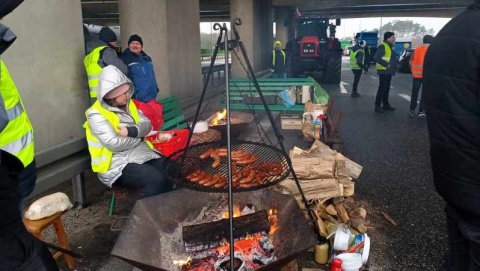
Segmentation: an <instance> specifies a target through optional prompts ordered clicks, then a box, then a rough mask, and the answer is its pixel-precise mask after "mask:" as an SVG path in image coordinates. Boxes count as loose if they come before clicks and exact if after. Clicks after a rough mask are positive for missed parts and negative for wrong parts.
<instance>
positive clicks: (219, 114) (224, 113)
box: [210, 108, 227, 126]
mask: <svg viewBox="0 0 480 271" xmlns="http://www.w3.org/2000/svg"><path fill="white" fill-rule="evenodd" d="M226 116H227V109H226V108H223V109H222V110H220V111H218V112H217V113H215V115H214V116H213V118H212V120H211V121H210V125H212V126H215V125H218V123H219V122H220V121H221V120H223V119H225V117H226Z"/></svg>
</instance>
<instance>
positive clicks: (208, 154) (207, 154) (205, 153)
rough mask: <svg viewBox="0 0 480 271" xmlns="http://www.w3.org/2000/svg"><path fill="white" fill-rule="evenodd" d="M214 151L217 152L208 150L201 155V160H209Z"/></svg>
mask: <svg viewBox="0 0 480 271" xmlns="http://www.w3.org/2000/svg"><path fill="white" fill-rule="evenodd" d="M213 151H215V150H214V149H212V148H210V149H208V150H207V151H206V152H204V153H202V154H200V159H202V160H204V159H207V158H208V157H210V155H211V154H212V152H213Z"/></svg>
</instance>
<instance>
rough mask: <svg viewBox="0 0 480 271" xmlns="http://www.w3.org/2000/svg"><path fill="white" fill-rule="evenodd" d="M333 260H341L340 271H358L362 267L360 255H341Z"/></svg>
mask: <svg viewBox="0 0 480 271" xmlns="http://www.w3.org/2000/svg"><path fill="white" fill-rule="evenodd" d="M335 258H338V259H340V260H342V271H358V270H359V269H360V267H362V265H363V262H362V255H361V254H359V253H342V254H339V255H337V256H336V257H335Z"/></svg>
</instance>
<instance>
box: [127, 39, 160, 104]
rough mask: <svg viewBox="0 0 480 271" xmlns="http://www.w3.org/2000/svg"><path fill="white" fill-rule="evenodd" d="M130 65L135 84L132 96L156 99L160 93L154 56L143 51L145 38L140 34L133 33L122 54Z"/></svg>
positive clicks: (130, 75)
mask: <svg viewBox="0 0 480 271" xmlns="http://www.w3.org/2000/svg"><path fill="white" fill-rule="evenodd" d="M120 58H121V59H122V61H123V62H124V63H125V64H126V65H127V66H128V71H129V77H130V79H131V80H132V82H133V85H134V88H135V89H134V92H133V96H132V98H134V99H136V100H139V101H141V102H144V103H147V102H149V101H151V100H155V99H156V98H157V94H158V85H157V80H156V79H155V72H154V70H153V63H152V58H151V57H150V56H148V55H147V54H146V53H145V52H144V51H143V40H142V38H141V37H140V36H139V35H136V34H134V35H131V36H130V38H129V39H128V48H127V49H125V51H123V53H122V55H121V56H120Z"/></svg>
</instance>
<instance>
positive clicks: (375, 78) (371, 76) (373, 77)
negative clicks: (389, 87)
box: [370, 75, 378, 80]
mask: <svg viewBox="0 0 480 271" xmlns="http://www.w3.org/2000/svg"><path fill="white" fill-rule="evenodd" d="M370 78H372V79H374V80H377V79H378V77H376V76H373V75H370Z"/></svg>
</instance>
